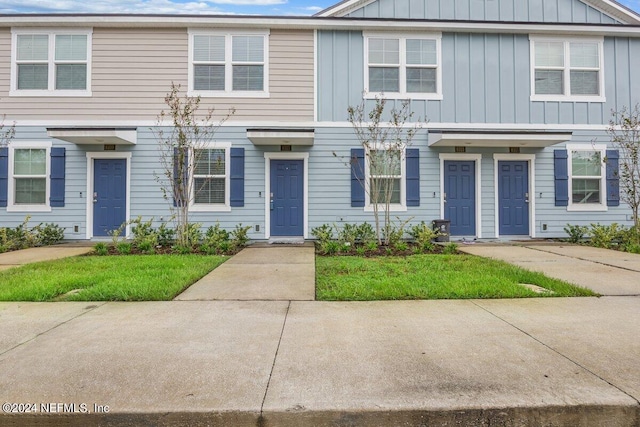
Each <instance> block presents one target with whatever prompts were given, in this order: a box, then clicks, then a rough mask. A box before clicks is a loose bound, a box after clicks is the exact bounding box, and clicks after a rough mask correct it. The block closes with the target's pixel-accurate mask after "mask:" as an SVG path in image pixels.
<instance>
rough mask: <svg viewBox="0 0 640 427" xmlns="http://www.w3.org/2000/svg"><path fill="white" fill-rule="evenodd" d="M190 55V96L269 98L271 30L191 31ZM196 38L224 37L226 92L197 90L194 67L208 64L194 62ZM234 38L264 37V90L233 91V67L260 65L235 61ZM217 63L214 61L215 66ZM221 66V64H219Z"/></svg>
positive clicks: (189, 31) (188, 73)
mask: <svg viewBox="0 0 640 427" xmlns="http://www.w3.org/2000/svg"><path fill="white" fill-rule="evenodd" d="M188 33H189V55H188V58H189V59H188V61H189V63H188V72H187V75H188V77H187V78H188V95H189V96H201V97H203V98H213V97H217V98H268V97H269V96H270V94H269V35H270V31H269V30H243V31H240V30H233V31H224V30H219V31H206V30H193V29H189V30H188ZM194 36H223V37H224V38H225V39H224V55H225V59H224V70H225V72H224V75H225V78H224V90H199V89H196V88H195V81H194V74H195V73H194V66H195V65H197V64H207V62H199V61H194V54H193V49H194ZM234 36H262V37H263V55H264V56H263V62H262V66H263V86H262V90H259V91H257V90H235V91H234V90H233V66H234V65H240V64H244V65H260V64H259V63H257V62H237V61H233V37H234ZM214 62H215V61H212V62H211V64H213V63H214ZM218 64H220V63H218Z"/></svg>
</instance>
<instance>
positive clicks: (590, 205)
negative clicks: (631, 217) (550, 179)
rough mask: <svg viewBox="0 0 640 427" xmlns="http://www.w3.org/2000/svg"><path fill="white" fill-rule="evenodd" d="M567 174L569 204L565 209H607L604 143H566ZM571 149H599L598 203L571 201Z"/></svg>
mask: <svg viewBox="0 0 640 427" xmlns="http://www.w3.org/2000/svg"><path fill="white" fill-rule="evenodd" d="M565 148H566V149H567V174H568V176H569V180H568V183H567V185H568V186H569V187H568V188H567V192H568V195H569V204H568V205H567V211H569V212H606V211H607V210H609V208H608V206H607V164H606V162H605V159H606V155H607V146H606V145H605V144H567V146H566V147H565ZM573 151H599V152H600V159H601V163H602V164H601V169H600V173H601V176H600V203H573V194H572V189H573V162H572V156H571V153H572V152H573Z"/></svg>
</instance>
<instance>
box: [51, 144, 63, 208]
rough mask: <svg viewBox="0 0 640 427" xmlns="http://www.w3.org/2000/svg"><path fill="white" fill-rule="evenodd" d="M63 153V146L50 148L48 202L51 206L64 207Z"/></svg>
mask: <svg viewBox="0 0 640 427" xmlns="http://www.w3.org/2000/svg"><path fill="white" fill-rule="evenodd" d="M65 155H66V149H65V148H64V147H53V148H51V189H50V191H49V203H50V204H51V207H52V208H62V207H64V181H65Z"/></svg>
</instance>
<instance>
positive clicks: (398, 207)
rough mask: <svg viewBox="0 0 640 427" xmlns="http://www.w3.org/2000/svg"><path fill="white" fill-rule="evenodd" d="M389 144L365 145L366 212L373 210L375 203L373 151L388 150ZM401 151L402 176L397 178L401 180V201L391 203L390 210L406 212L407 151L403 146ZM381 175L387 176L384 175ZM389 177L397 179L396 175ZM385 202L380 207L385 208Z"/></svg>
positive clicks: (382, 176)
mask: <svg viewBox="0 0 640 427" xmlns="http://www.w3.org/2000/svg"><path fill="white" fill-rule="evenodd" d="M387 149H388V146H382V147H381V148H378V147H377V146H365V147H364V164H365V166H364V190H365V191H364V210H365V212H373V203H371V178H372V176H371V166H370V164H369V159H370V158H371V157H370V153H371V151H372V150H373V151H378V150H387ZM399 151H401V153H400V176H399V177H398V178H397V179H399V180H400V203H390V204H389V212H406V211H407V153H406V148H403V149H402V150H399ZM379 177H381V178H385V176H384V175H380V176H379ZM389 178H392V179H396V178H395V175H394V176H390V177H389ZM385 208H386V206H385V203H378V209H380V210H383V211H384V210H385Z"/></svg>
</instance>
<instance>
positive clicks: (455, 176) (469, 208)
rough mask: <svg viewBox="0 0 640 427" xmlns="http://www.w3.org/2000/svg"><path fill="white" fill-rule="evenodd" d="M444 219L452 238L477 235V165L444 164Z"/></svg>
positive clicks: (451, 162)
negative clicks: (449, 228)
mask: <svg viewBox="0 0 640 427" xmlns="http://www.w3.org/2000/svg"><path fill="white" fill-rule="evenodd" d="M444 193H445V194H444V219H448V220H449V221H451V235H452V236H475V235H476V163H475V162H474V161H448V160H447V161H445V162H444Z"/></svg>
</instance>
